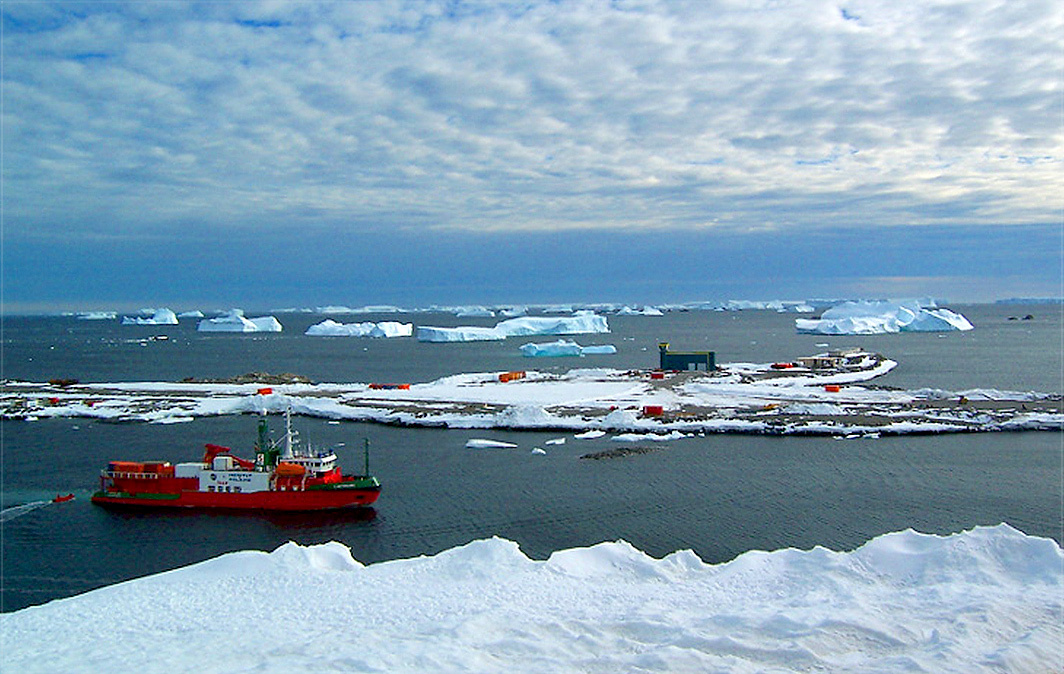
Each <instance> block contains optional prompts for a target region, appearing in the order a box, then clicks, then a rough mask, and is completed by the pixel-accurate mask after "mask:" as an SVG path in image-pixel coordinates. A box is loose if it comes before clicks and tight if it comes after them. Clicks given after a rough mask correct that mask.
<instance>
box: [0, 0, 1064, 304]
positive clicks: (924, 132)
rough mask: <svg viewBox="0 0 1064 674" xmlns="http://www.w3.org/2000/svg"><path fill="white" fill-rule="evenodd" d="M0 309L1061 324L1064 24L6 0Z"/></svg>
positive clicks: (983, 17) (446, 6) (798, 7)
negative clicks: (337, 308)
mask: <svg viewBox="0 0 1064 674" xmlns="http://www.w3.org/2000/svg"><path fill="white" fill-rule="evenodd" d="M0 29H2V36H0V41H2V45H0V47H2V49H0V59H2V68H0V70H2V73H0V80H2V138H0V173H2V195H0V201H2V212H0V221H2V243H3V248H2V255H0V257H2V280H3V289H2V304H3V306H2V310H3V312H5V313H20V312H36V311H54V310H78V309H82V310H88V309H111V310H116V309H117V310H124V309H132V308H136V307H143V306H160V305H165V306H173V307H175V308H177V309H189V308H207V307H225V306H246V307H249V308H250V307H256V308H277V307H288V306H319V305H325V304H346V305H348V306H362V305H365V304H398V305H401V306H408V307H417V306H426V305H430V304H469V303H481V304H491V303H499V304H503V303H536V302H544V303H553V302H606V301H608V302H630V303H663V302H684V301H708V300H727V299H763V300H768V299H805V298H813V297H816V298H825V297H840V298H842V297H847V298H854V297H866V298H878V297H914V296H932V297H937V298H943V299H947V300H952V301H955V302H964V301H992V300H994V299H999V298H1005V297H1017V296H1019V297H1060V296H1061V295H1062V294H1064V289H1062V283H1064V281H1062V278H1064V277H1062V251H1064V248H1062V245H1064V244H1062V240H1064V237H1062V232H1064V170H1062V161H1064V46H1062V43H1061V35H1064V5H1062V4H1061V3H1060V2H1056V1H1055V0H1046V1H1044V2H1043V1H1040V0H1024V1H1010V0H1001V1H997V0H970V1H965V2H937V1H933V0H932V1H924V0H921V1H909V0H900V1H898V2H890V3H885V2H864V1H862V0H855V1H853V2H850V1H841V2H822V1H819V0H810V1H808V2H783V1H781V0H764V1H760V2H758V1H752V2H716V1H714V0H690V1H685V0H668V1H665V0H661V1H659V0H612V1H611V0H559V1H550V0H520V1H517V0H515V1H513V2H505V1H503V2H500V1H487V0H485V1H483V2H467V1H463V0H415V1H409V2H406V1H402V0H394V1H383V0H382V1H379V2H378V1H375V0H366V1H359V2H355V1H351V2H342V1H330V2H313V1H302V2H227V1H215V2H203V3H196V2H192V3H185V2H177V1H162V0H159V1H152V0H147V1H145V0H139V1H137V2H105V1H103V2H91V3H79V2H20V1H18V0H14V1H13V0H3V2H0Z"/></svg>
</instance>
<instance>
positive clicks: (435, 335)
mask: <svg viewBox="0 0 1064 674" xmlns="http://www.w3.org/2000/svg"><path fill="white" fill-rule="evenodd" d="M503 339H506V335H504V334H502V333H501V332H499V331H498V330H496V329H495V328H483V327H475V326H464V327H458V328H436V327H432V326H427V325H419V326H418V327H417V340H418V341H419V342H487V341H499V340H503Z"/></svg>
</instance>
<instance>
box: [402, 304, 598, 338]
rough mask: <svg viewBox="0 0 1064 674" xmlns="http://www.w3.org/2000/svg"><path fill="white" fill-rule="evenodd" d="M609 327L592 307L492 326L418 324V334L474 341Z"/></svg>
mask: <svg viewBox="0 0 1064 674" xmlns="http://www.w3.org/2000/svg"><path fill="white" fill-rule="evenodd" d="M609 331H610V326H609V323H608V322H607V321H606V317H605V316H599V315H598V314H596V313H594V312H591V311H579V312H577V313H575V314H573V315H572V316H558V317H555V316H521V317H518V318H510V319H507V320H505V321H502V322H500V323H496V324H495V327H493V328H487V327H476V326H463V327H457V328H437V327H432V326H418V329H417V338H418V341H421V342H474V341H487V340H502V339H506V338H507V337H530V336H536V335H580V334H593V333H604V332H609Z"/></svg>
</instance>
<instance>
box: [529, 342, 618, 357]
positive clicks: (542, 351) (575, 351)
mask: <svg viewBox="0 0 1064 674" xmlns="http://www.w3.org/2000/svg"><path fill="white" fill-rule="evenodd" d="M521 353H522V354H523V355H524V356H525V357H526V358H556V357H564V356H592V355H607V354H614V353H617V347H615V346H613V345H612V344H602V345H596V346H580V345H579V344H577V343H576V342H574V341H571V340H568V339H559V340H558V341H556V342H547V343H546V344H532V343H529V344H525V345H524V346H522V347H521Z"/></svg>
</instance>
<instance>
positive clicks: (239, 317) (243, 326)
mask: <svg viewBox="0 0 1064 674" xmlns="http://www.w3.org/2000/svg"><path fill="white" fill-rule="evenodd" d="M196 329H197V330H198V331H199V332H281V330H282V327H281V322H280V321H278V320H277V319H276V318H275V317H273V316H261V317H259V318H246V317H245V316H244V312H243V310H241V309H232V310H230V311H229V313H227V314H225V315H223V316H218V317H217V318H208V319H205V320H202V321H200V322H199V325H198V326H197V328H196Z"/></svg>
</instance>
